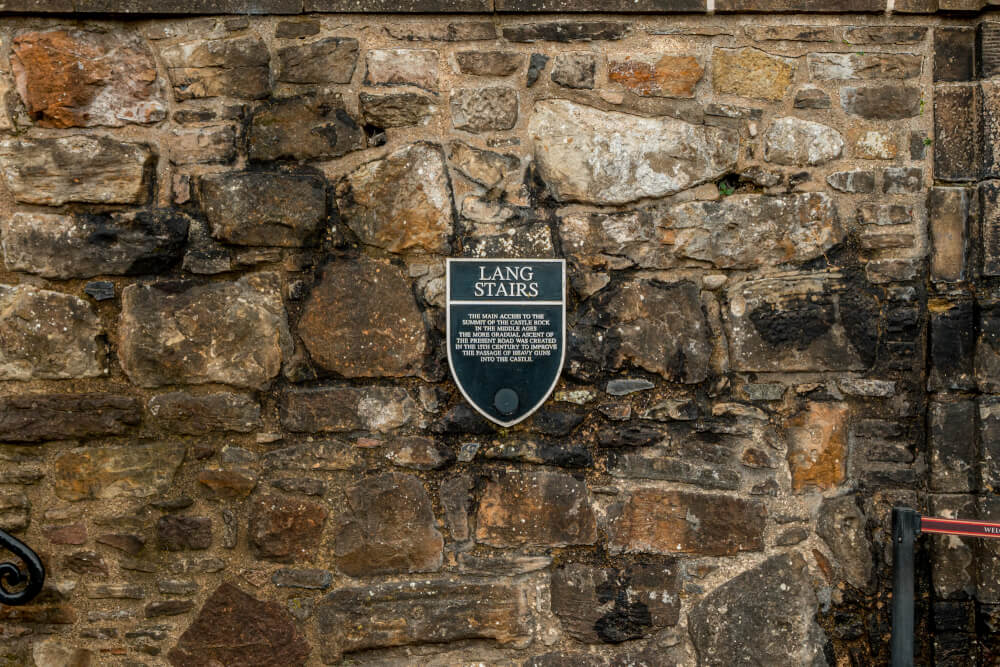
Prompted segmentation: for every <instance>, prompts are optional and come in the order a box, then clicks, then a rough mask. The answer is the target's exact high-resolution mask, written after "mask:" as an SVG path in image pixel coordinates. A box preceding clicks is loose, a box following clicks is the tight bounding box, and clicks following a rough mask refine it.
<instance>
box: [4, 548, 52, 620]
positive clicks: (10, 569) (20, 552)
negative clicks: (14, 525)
mask: <svg viewBox="0 0 1000 667" xmlns="http://www.w3.org/2000/svg"><path fill="white" fill-rule="evenodd" d="M0 549H6V550H7V551H10V552H11V553H12V554H14V555H15V556H17V557H18V558H20V559H21V561H22V562H23V563H24V566H25V568H26V569H27V570H28V571H27V573H25V572H22V571H21V568H19V567H18V566H17V565H15V564H14V563H0V604H6V605H11V606H17V605H22V604H28V603H29V602H31V601H32V600H33V599H34V598H35V596H36V595H38V593H39V591H41V590H42V584H43V583H45V568H44V567H43V566H42V561H41V560H40V559H39V558H38V554H36V553H35V552H34V551H32V550H31V548H30V547H29V546H28V545H27V544H25V543H24V542H22V541H21V540H19V539H17V538H16V537H14V536H13V535H10V534H8V533H6V532H4V531H2V530H0ZM10 587H14V588H13V589H12V588H10Z"/></svg>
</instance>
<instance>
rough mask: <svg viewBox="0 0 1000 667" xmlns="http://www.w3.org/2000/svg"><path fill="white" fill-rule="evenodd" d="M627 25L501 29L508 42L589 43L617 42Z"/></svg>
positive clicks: (545, 25) (570, 24)
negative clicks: (601, 41) (600, 41)
mask: <svg viewBox="0 0 1000 667" xmlns="http://www.w3.org/2000/svg"><path fill="white" fill-rule="evenodd" d="M628 30H629V24H628V23H618V22H615V21H551V22H548V21H542V22H537V23H522V24H520V25H509V26H504V27H503V38H504V39H506V40H507V41H508V42H590V41H594V40H618V39H622V38H623V37H625V35H626V34H627V33H628Z"/></svg>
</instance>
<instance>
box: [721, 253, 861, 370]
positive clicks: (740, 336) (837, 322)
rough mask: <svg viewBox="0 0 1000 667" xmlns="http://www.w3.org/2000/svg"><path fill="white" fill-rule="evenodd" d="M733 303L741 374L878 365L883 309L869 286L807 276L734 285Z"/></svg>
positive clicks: (735, 359) (733, 351) (734, 354)
mask: <svg viewBox="0 0 1000 667" xmlns="http://www.w3.org/2000/svg"><path fill="white" fill-rule="evenodd" d="M727 300H728V304H729V308H728V309H727V310H728V312H727V313H726V315H727V317H726V326H727V330H728V331H729V349H730V361H731V363H732V365H733V367H734V368H736V369H739V370H744V371H776V370H779V369H780V370H782V371H786V372H787V371H791V370H863V369H865V368H867V367H869V366H870V365H871V364H872V363H873V362H874V360H875V348H876V345H877V342H878V335H879V332H878V328H877V322H878V319H879V317H880V309H879V302H878V299H877V298H876V294H875V292H874V290H873V288H872V287H871V286H869V285H866V284H864V283H860V282H854V281H852V280H849V279H848V280H845V278H844V277H843V276H840V275H837V274H827V273H803V274H799V275H794V276H789V277H786V278H782V279H774V278H765V279H761V280H750V281H747V282H744V283H741V284H739V285H734V286H733V287H731V288H729V290H728V291H727Z"/></svg>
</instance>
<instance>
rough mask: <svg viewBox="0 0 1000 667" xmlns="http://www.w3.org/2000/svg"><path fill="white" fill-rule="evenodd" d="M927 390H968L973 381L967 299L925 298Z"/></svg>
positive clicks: (971, 309)
mask: <svg viewBox="0 0 1000 667" xmlns="http://www.w3.org/2000/svg"><path fill="white" fill-rule="evenodd" d="M927 309H928V311H929V312H930V364H929V365H930V368H929V371H928V374H927V388H928V389H929V390H930V391H942V390H947V389H972V388H973V387H975V385H976V380H975V370H974V364H975V354H976V321H975V319H976V316H975V304H973V303H972V301H971V299H967V298H958V299H944V298H940V299H937V298H936V299H929V300H928V302H927Z"/></svg>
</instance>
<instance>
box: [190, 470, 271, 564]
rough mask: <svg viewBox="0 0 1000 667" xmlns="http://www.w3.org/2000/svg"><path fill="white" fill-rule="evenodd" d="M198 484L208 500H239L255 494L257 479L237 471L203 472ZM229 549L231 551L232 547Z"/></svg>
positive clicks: (199, 474) (199, 475)
mask: <svg viewBox="0 0 1000 667" xmlns="http://www.w3.org/2000/svg"><path fill="white" fill-rule="evenodd" d="M198 484H199V485H200V486H199V488H200V489H202V490H203V491H204V493H205V495H206V496H207V497H208V498H212V499H214V500H237V499H241V498H246V497H247V496H249V495H250V494H251V493H253V490H254V489H255V488H257V478H256V477H255V476H254V475H250V474H245V473H242V472H236V471H235V470H202V471H201V472H200V473H198ZM223 516H225V515H223ZM227 548H229V549H231V548H232V545H229V546H227Z"/></svg>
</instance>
